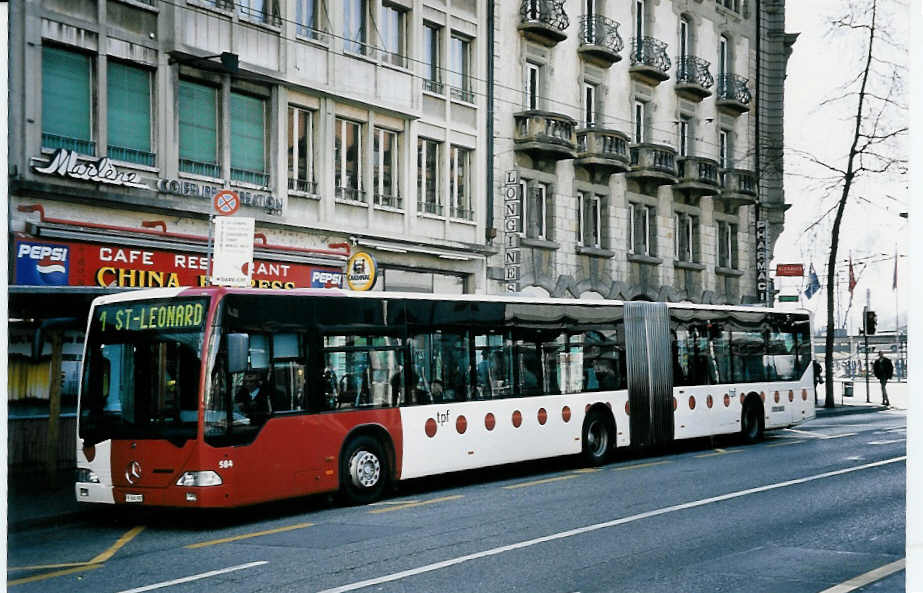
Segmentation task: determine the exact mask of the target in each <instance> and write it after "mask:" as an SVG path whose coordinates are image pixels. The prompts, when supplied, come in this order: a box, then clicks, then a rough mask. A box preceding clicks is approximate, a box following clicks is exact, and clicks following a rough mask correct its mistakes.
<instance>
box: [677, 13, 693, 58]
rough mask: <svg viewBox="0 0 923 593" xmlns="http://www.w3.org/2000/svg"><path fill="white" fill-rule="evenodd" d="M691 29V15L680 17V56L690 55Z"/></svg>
mask: <svg viewBox="0 0 923 593" xmlns="http://www.w3.org/2000/svg"><path fill="white" fill-rule="evenodd" d="M690 29H691V26H690V23H689V17H685V16H684V17H680V19H679V57H680V58H685V57H686V56H688V55H689V30H690Z"/></svg>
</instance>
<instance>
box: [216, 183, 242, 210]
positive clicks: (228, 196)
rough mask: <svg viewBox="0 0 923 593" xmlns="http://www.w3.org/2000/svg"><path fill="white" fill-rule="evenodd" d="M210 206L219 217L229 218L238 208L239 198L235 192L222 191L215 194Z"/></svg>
mask: <svg viewBox="0 0 923 593" xmlns="http://www.w3.org/2000/svg"><path fill="white" fill-rule="evenodd" d="M212 204H213V205H214V206H215V212H217V213H218V215H219V216H229V215H231V214H234V213H235V212H237V210H238V209H239V208H240V196H238V195H237V192H236V191H233V190H230V189H223V190H221V191H219V192H218V193H216V194H215V197H214V199H213V200H212Z"/></svg>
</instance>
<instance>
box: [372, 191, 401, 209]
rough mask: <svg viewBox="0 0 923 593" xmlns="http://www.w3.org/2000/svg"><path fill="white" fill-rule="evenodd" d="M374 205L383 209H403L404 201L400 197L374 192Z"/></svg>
mask: <svg viewBox="0 0 923 593" xmlns="http://www.w3.org/2000/svg"><path fill="white" fill-rule="evenodd" d="M375 205H376V206H384V207H385V208H403V207H404V200H403V198H401V197H400V196H392V195H391V194H380V193H377V192H376V193H375Z"/></svg>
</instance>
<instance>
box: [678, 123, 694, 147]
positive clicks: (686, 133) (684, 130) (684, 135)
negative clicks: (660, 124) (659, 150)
mask: <svg viewBox="0 0 923 593" xmlns="http://www.w3.org/2000/svg"><path fill="white" fill-rule="evenodd" d="M691 133H692V118H690V117H689V116H687V115H681V116H679V143H678V144H679V156H681V157H683V156H690V155H691V153H690V151H689V143H690V140H691V139H692V136H691Z"/></svg>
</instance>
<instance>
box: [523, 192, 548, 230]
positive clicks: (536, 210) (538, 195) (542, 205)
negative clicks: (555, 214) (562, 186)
mask: <svg viewBox="0 0 923 593" xmlns="http://www.w3.org/2000/svg"><path fill="white" fill-rule="evenodd" d="M520 183H521V184H522V191H523V194H522V195H523V200H522V218H523V220H524V221H526V236H527V237H531V238H533V239H548V238H549V236H548V230H549V229H548V208H549V206H550V205H549V200H548V185H547V184H545V183H529V182H527V181H525V180H521V181H520Z"/></svg>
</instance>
